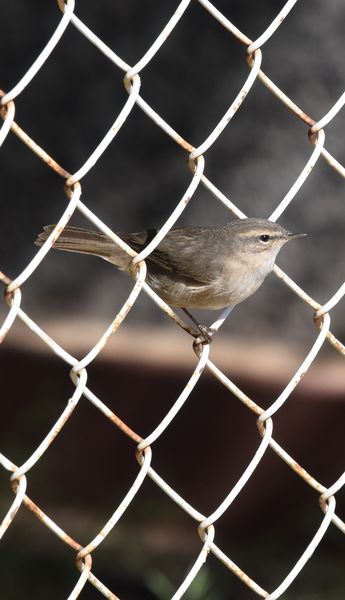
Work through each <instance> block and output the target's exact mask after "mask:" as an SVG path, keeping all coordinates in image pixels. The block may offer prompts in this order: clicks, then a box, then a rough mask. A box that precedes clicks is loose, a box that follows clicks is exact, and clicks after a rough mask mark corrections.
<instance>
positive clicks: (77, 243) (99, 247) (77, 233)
mask: <svg viewBox="0 0 345 600" xmlns="http://www.w3.org/2000/svg"><path fill="white" fill-rule="evenodd" d="M54 227H55V225H45V226H44V227H43V231H42V232H41V233H40V234H39V235H38V237H37V239H36V241H35V244H36V246H42V245H43V244H44V242H45V241H46V240H47V238H48V237H49V235H50V234H51V232H52V231H53V229H54ZM53 247H54V248H57V249H58V250H67V251H69V252H82V253H85V254H95V255H96V256H100V257H101V258H105V259H106V260H109V261H110V262H112V263H114V264H115V265H116V266H118V267H120V268H122V269H124V268H127V266H128V264H129V262H130V260H131V258H130V256H128V254H126V252H124V251H123V250H121V248H119V247H118V246H117V245H116V244H115V243H114V242H113V241H112V240H110V239H109V238H108V237H107V236H106V235H104V234H103V233H100V232H97V231H89V230H88V229H82V228H81V227H71V226H67V227H65V228H64V230H63V231H62V232H61V234H60V235H59V237H58V239H57V240H56V241H55V242H54V244H53Z"/></svg>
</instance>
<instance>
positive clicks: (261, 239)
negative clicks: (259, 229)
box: [259, 233, 271, 244]
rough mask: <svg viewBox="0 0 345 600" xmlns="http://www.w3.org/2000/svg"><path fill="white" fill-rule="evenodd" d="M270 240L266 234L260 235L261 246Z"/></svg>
mask: <svg viewBox="0 0 345 600" xmlns="http://www.w3.org/2000/svg"><path fill="white" fill-rule="evenodd" d="M270 239H271V236H269V235H268V234H267V233H263V234H262V235H260V237H259V240H260V242H261V243H262V244H267V243H268V242H269V241H270Z"/></svg>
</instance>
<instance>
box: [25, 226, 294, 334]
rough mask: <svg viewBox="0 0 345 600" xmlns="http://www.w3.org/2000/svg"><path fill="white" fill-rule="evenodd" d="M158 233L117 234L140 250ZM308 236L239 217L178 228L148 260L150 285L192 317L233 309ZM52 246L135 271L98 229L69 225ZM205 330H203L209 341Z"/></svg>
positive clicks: (47, 231)
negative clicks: (195, 312)
mask: <svg viewBox="0 0 345 600" xmlns="http://www.w3.org/2000/svg"><path fill="white" fill-rule="evenodd" d="M54 227H55V225H46V226H45V227H44V229H43V232H42V233H40V234H39V236H38V238H37V240H36V242H35V243H36V244H37V245H38V246H42V244H43V243H44V242H45V240H46V239H47V238H48V236H49V235H50V233H51V232H52V230H53V229H54ZM156 233H157V230H155V229H148V230H145V231H140V232H138V233H118V234H117V235H118V236H119V237H120V238H121V239H122V240H123V241H124V242H126V244H128V246H130V247H131V248H132V249H133V250H135V252H140V251H141V250H143V249H144V248H145V247H146V246H147V245H148V244H149V243H150V241H151V240H152V239H153V238H154V236H155V235H156ZM303 235H305V234H303V233H290V232H289V231H287V230H286V229H284V228H283V227H281V225H278V223H273V222H272V221H269V220H267V219H237V220H235V221H231V222H229V223H226V224H225V225H223V226H221V227H174V228H172V229H171V230H170V231H169V232H168V233H167V234H166V236H165V237H164V238H163V240H162V241H161V242H160V243H159V244H158V246H157V247H156V248H155V249H154V250H153V251H152V252H151V254H149V256H147V258H146V259H145V260H146V264H147V283H148V284H149V285H150V287H151V288H152V289H153V290H154V291H155V292H156V293H157V294H158V295H159V296H160V297H161V298H162V299H163V300H164V301H165V302H166V303H167V304H169V305H171V306H176V307H180V308H182V309H183V310H185V312H186V313H187V314H188V315H189V316H191V315H190V313H189V311H188V309H194V308H202V309H213V310H217V309H221V308H225V307H228V306H233V305H235V304H238V303H239V302H242V301H243V300H245V299H246V298H248V296H251V295H252V294H253V293H254V292H255V291H256V290H257V289H258V288H259V287H260V285H261V284H262V283H263V281H264V279H265V277H266V275H268V273H269V272H270V271H271V270H272V269H273V266H274V263H275V259H276V257H277V254H278V252H279V250H280V249H281V248H282V247H283V246H284V244H285V243H286V242H288V241H289V240H293V239H295V238H297V237H301V236H303ZM53 247H54V248H57V249H59V250H68V251H71V252H82V253H86V254H94V255H97V256H100V257H101V258H104V259H105V260H107V261H109V262H111V263H113V264H114V265H116V266H117V267H118V268H119V269H121V270H123V271H127V272H130V269H129V266H130V262H131V260H132V258H131V257H130V256H129V255H128V254H127V253H126V252H125V251H124V250H122V249H121V248H119V246H117V245H116V244H115V242H113V241H112V240H111V239H110V238H109V237H108V236H106V235H105V234H103V233H101V232H99V231H89V230H87V229H82V228H79V227H70V226H67V227H65V228H64V230H63V231H62V233H61V234H60V236H59V238H58V239H57V240H56V241H55V242H54V245H53ZM192 319H193V321H194V322H196V321H195V319H194V317H192ZM198 326H199V324H198ZM206 329H207V328H205V327H202V328H201V331H202V333H203V335H204V336H205V337H206V340H207V331H206ZM205 333H206V335H205ZM210 339H211V335H210V337H209V339H208V340H207V341H210Z"/></svg>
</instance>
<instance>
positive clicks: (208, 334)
mask: <svg viewBox="0 0 345 600" xmlns="http://www.w3.org/2000/svg"><path fill="white" fill-rule="evenodd" d="M198 329H199V331H200V333H201V334H202V336H203V338H204V340H205V342H204V343H205V344H210V343H211V342H212V340H213V335H214V334H215V333H216V329H212V327H208V326H207V325H201V324H200V323H198Z"/></svg>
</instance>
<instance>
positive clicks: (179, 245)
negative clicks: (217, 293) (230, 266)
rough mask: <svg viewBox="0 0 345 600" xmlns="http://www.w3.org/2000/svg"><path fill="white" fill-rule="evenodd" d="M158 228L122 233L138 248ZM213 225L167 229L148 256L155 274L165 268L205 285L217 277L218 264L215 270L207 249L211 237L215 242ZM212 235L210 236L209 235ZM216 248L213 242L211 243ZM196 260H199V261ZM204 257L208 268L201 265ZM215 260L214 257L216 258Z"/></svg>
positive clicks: (138, 249) (133, 246)
mask: <svg viewBox="0 0 345 600" xmlns="http://www.w3.org/2000/svg"><path fill="white" fill-rule="evenodd" d="M156 233H157V230H155V229H150V230H146V231H141V232H139V233H131V234H125V235H121V237H122V239H123V240H124V241H125V242H127V243H128V245H129V246H131V247H132V248H133V250H135V251H136V252H140V250H142V249H143V248H145V247H146V246H147V245H148V244H149V243H150V241H151V240H152V239H153V238H154V236H155V235H156ZM211 234H212V232H211V230H210V228H207V229H206V228H205V229H201V228H199V227H176V228H174V229H172V230H170V231H169V233H167V235H166V236H165V237H164V239H163V240H162V241H161V242H160V244H159V245H158V246H157V248H155V249H154V250H153V252H151V254H150V255H149V256H148V257H147V258H146V262H147V265H148V269H149V271H150V272H151V273H152V274H156V273H157V272H158V273H159V271H163V272H164V273H166V274H170V275H173V278H174V279H176V280H185V281H188V283H189V284H190V285H195V286H202V285H205V284H207V283H209V282H210V280H211V278H213V277H214V274H215V273H214V268H215V267H214V264H212V270H213V271H212V270H210V268H209V267H208V263H207V260H206V257H205V256H203V255H204V254H205V250H206V249H208V250H209V248H208V241H210V242H211V239H212V235H211ZM209 236H211V237H210V240H208V239H207V238H208V237H209ZM211 248H212V246H211ZM196 260H197V263H198V264H196ZM203 260H204V265H203V267H204V268H201V269H200V261H203ZM212 263H213V261H212Z"/></svg>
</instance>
